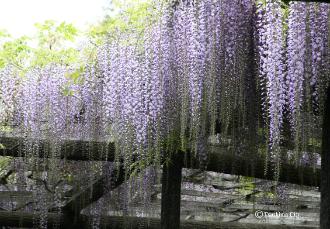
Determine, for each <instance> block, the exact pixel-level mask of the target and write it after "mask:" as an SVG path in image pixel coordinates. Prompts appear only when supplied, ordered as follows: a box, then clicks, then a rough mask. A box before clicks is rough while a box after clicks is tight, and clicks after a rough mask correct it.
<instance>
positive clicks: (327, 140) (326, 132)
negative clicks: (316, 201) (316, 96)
mask: <svg viewBox="0 0 330 229" xmlns="http://www.w3.org/2000/svg"><path fill="white" fill-rule="evenodd" d="M321 158H322V162H321V210H320V228H321V229H329V228H330V87H328V90H327V98H326V101H325V110H324V116H323V126H322V157H321Z"/></svg>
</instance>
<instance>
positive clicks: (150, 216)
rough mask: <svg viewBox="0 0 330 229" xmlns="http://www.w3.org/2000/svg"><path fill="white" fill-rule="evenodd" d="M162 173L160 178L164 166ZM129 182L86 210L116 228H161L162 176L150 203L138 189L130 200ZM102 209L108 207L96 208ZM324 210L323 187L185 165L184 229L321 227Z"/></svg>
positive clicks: (87, 213) (182, 204)
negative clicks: (138, 192) (321, 204)
mask: <svg viewBox="0 0 330 229" xmlns="http://www.w3.org/2000/svg"><path fill="white" fill-rule="evenodd" d="M156 171H157V176H158V177H160V176H161V170H156ZM141 182H142V181H141ZM128 183H129V182H128ZM128 183H127V184H123V185H121V186H120V187H118V188H117V189H116V190H114V191H111V192H110V193H109V194H107V195H105V196H104V197H102V198H101V199H100V200H99V201H98V202H96V203H94V204H92V205H91V206H89V207H88V208H86V209H84V210H83V211H82V213H83V214H86V215H94V220H95V221H98V220H99V219H101V222H100V225H102V223H107V224H108V225H109V222H112V223H110V225H112V226H116V225H123V224H124V225H126V226H127V228H146V227H149V228H159V219H160V212H161V207H160V203H161V184H160V181H159V179H157V181H156V183H155V184H154V185H153V186H152V187H153V188H152V195H151V197H152V198H151V202H150V203H145V202H144V201H143V200H142V199H143V198H141V195H140V194H136V193H135V194H134V193H133V194H131V195H130V198H129V201H127V200H125V198H123V197H122V193H123V191H125V190H129V188H128V186H129V184H128ZM125 201H126V202H125ZM124 202H125V203H126V204H125V203H124ZM97 208H102V211H101V212H99V211H95V209H97ZM319 210H320V193H319V191H318V188H317V187H305V186H299V185H293V184H285V183H279V184H278V185H276V184H275V183H274V182H273V181H267V180H262V179H255V178H248V177H242V176H235V175H229V174H222V173H215V172H201V171H198V170H192V169H183V182H182V190H181V222H182V227H183V228H318V226H319ZM96 212H98V213H96ZM256 212H257V213H256ZM256 214H257V216H256ZM266 214H268V216H266ZM276 214H277V215H276ZM110 228H112V227H110Z"/></svg>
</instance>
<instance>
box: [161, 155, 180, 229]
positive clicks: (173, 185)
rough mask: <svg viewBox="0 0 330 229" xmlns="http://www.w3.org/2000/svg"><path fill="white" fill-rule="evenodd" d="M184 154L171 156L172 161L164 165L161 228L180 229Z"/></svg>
mask: <svg viewBox="0 0 330 229" xmlns="http://www.w3.org/2000/svg"><path fill="white" fill-rule="evenodd" d="M183 156H184V155H183V152H181V151H179V152H177V153H173V154H171V155H170V161H169V162H168V163H165V164H164V165H163V176H162V200H161V228H162V229H179V228H180V202H181V180H182V166H183Z"/></svg>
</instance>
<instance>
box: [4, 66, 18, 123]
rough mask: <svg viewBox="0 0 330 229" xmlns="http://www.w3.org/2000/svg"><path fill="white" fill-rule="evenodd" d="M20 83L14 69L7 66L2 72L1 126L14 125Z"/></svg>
mask: <svg viewBox="0 0 330 229" xmlns="http://www.w3.org/2000/svg"><path fill="white" fill-rule="evenodd" d="M18 82H19V77H18V75H17V74H16V73H15V71H14V68H12V67H10V66H7V67H5V68H4V69H2V70H1V71H0V86H1V91H0V124H5V125H10V124H13V123H12V122H13V121H14V120H13V115H14V112H15V111H16V109H15V106H16V102H15V100H16V96H17V84H18Z"/></svg>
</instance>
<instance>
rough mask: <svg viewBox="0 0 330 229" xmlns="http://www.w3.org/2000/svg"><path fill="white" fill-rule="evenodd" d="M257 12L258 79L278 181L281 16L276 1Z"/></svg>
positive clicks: (281, 100) (281, 107)
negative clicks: (264, 97) (262, 82)
mask: <svg viewBox="0 0 330 229" xmlns="http://www.w3.org/2000/svg"><path fill="white" fill-rule="evenodd" d="M259 6H260V7H265V8H264V9H259V11H264V12H263V13H259V28H258V30H259V38H260V45H262V46H263V47H262V48H260V49H259V50H260V51H261V52H260V53H259V56H260V71H261V74H260V77H265V81H266V93H267V99H268V105H267V110H264V112H265V115H266V116H267V117H268V118H269V141H270V143H269V147H270V155H271V158H270V160H271V161H273V162H274V163H275V168H274V170H275V176H276V178H277V179H278V176H279V166H280V142H281V128H282V123H283V110H284V105H285V78H284V51H285V49H284V37H283V14H282V10H281V5H280V3H279V2H278V1H273V0H267V1H266V5H265V6H263V5H259Z"/></svg>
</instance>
